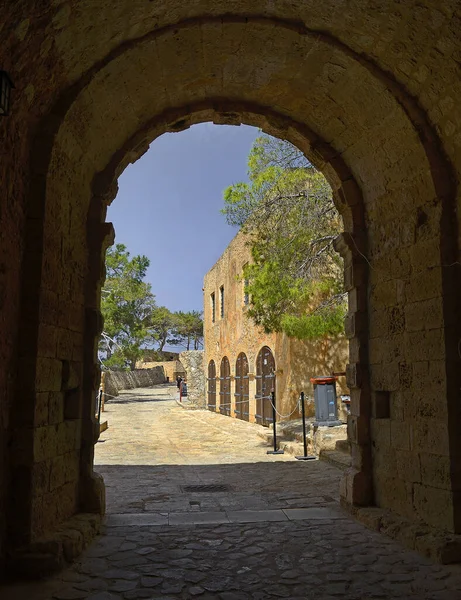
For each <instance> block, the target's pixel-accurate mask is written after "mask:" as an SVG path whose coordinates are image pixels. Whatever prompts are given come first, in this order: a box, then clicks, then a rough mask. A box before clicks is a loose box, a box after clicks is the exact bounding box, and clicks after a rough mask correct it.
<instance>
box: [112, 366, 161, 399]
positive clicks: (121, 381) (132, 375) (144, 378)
mask: <svg viewBox="0 0 461 600" xmlns="http://www.w3.org/2000/svg"><path fill="white" fill-rule="evenodd" d="M165 379H166V377H165V371H164V369H163V367H154V368H153V369H135V370H134V371H106V372H105V382H104V383H105V393H106V394H107V397H106V400H109V401H110V396H118V393H119V391H120V390H132V389H134V388H139V387H150V386H151V385H156V384H158V383H164V382H165Z"/></svg>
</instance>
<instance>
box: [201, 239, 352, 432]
mask: <svg viewBox="0 0 461 600" xmlns="http://www.w3.org/2000/svg"><path fill="white" fill-rule="evenodd" d="M247 240H248V238H247V236H245V235H244V234H243V233H238V234H237V235H236V236H235V237H234V239H233V240H232V241H231V242H230V244H229V245H228V247H227V248H226V250H225V251H224V253H223V255H222V256H221V258H220V259H219V260H218V261H217V262H216V263H215V265H214V266H213V267H212V268H211V269H210V271H208V273H207V274H206V275H205V278H204V286H203V287H204V350H205V361H204V367H205V375H206V377H207V380H208V387H207V407H208V408H209V410H216V411H219V412H221V413H222V414H226V415H229V416H232V417H234V416H235V417H237V418H239V419H243V420H247V421H251V422H256V423H260V424H262V425H270V424H271V423H272V422H273V412H272V405H271V400H270V394H271V391H274V393H275V396H276V406H277V411H278V413H279V417H278V419H277V420H286V419H290V418H296V417H299V416H300V413H299V410H298V404H299V403H298V400H299V396H300V392H302V391H303V392H305V394H306V399H307V402H306V405H307V409H308V413H307V414H308V415H312V414H313V411H314V407H313V386H312V384H311V382H310V378H311V377H313V376H318V375H330V374H332V373H334V372H336V373H339V372H343V371H344V370H345V366H346V363H347V351H348V344H347V339H346V338H345V337H344V336H338V338H336V339H322V340H317V341H309V342H307V341H300V340H295V339H290V338H288V336H286V335H285V334H281V333H278V334H276V333H272V334H267V333H264V331H263V329H262V328H260V327H257V326H256V325H254V324H253V322H252V321H251V319H249V318H248V317H247V315H246V313H247V310H248V308H249V297H248V294H246V293H245V290H244V287H245V286H244V281H243V279H242V277H241V275H242V270H243V266H244V265H245V264H247V263H248V262H249V261H250V260H251V252H250V248H249V246H248V244H247ZM337 387H338V409H339V410H341V408H342V407H341V401H340V399H339V394H340V393H341V392H343V393H344V392H346V391H347V389H346V388H345V381H344V377H340V378H338V382H337ZM282 415H283V416H282Z"/></svg>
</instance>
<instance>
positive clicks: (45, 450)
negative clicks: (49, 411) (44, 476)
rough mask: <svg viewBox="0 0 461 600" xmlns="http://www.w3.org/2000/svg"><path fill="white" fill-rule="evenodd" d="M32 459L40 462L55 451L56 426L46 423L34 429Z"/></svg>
mask: <svg viewBox="0 0 461 600" xmlns="http://www.w3.org/2000/svg"><path fill="white" fill-rule="evenodd" d="M33 435H34V460H35V462H42V461H44V460H47V459H49V458H52V457H53V456H56V453H57V437H56V428H55V427H54V426H51V425H48V426H44V427H37V428H36V429H35V430H34V434H33Z"/></svg>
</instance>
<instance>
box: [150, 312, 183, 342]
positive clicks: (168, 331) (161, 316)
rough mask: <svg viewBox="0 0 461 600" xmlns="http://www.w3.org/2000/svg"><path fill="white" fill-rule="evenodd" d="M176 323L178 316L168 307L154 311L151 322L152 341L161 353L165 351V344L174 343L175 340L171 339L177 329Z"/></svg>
mask: <svg viewBox="0 0 461 600" xmlns="http://www.w3.org/2000/svg"><path fill="white" fill-rule="evenodd" d="M176 322H177V319H176V315H175V314H174V313H172V312H171V311H170V310H168V308H167V307H166V306H158V307H156V308H154V310H153V311H152V314H151V316H150V321H149V332H150V340H151V342H153V343H154V344H155V345H156V346H157V350H158V351H159V352H162V351H163V348H164V346H165V344H167V343H174V341H175V340H174V338H171V339H170V336H171V335H172V331H173V330H174V328H175V327H176Z"/></svg>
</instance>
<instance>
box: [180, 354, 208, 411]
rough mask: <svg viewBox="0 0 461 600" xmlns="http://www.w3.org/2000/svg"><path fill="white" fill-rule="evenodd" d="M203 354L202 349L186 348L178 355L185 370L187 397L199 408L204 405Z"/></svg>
mask: <svg viewBox="0 0 461 600" xmlns="http://www.w3.org/2000/svg"><path fill="white" fill-rule="evenodd" d="M203 356H204V353H203V350H186V351H185V352H181V354H180V355H179V360H180V361H181V363H182V365H183V367H184V369H185V371H186V382H187V397H188V399H189V400H190V401H191V402H194V404H196V405H197V406H199V407H200V408H205V406H206V396H205V374H204V371H203Z"/></svg>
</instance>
